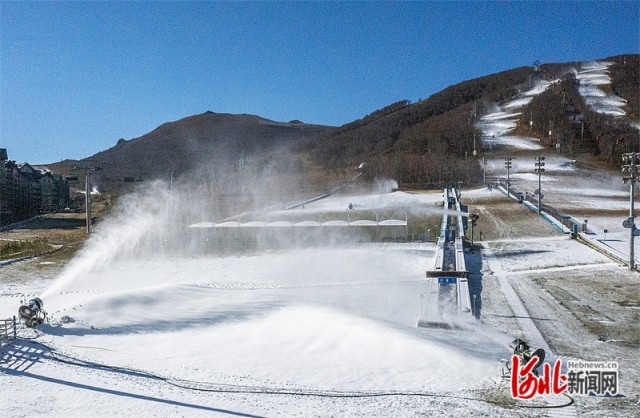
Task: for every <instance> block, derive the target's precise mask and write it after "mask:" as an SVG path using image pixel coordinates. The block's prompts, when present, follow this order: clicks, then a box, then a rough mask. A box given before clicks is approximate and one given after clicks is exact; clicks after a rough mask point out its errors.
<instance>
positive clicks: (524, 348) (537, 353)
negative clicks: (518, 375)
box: [502, 338, 546, 378]
mask: <svg viewBox="0 0 640 418" xmlns="http://www.w3.org/2000/svg"><path fill="white" fill-rule="evenodd" d="M509 350H510V351H511V352H512V353H513V354H514V355H516V356H518V357H519V358H520V362H521V364H522V365H523V366H524V365H526V364H527V363H529V362H530V361H531V360H532V359H533V357H537V358H538V362H537V363H536V365H535V366H534V367H533V372H534V373H535V374H536V376H537V375H538V367H540V366H541V365H542V363H544V357H545V354H546V353H545V351H544V349H542V348H538V349H537V350H534V349H533V348H532V347H530V346H529V344H527V342H526V341H525V340H521V339H520V338H516V339H515V340H513V341H512V342H511V344H509ZM502 363H503V365H504V367H503V369H502V377H504V378H509V377H511V360H502Z"/></svg>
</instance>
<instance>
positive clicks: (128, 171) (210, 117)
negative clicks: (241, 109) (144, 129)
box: [50, 111, 331, 191]
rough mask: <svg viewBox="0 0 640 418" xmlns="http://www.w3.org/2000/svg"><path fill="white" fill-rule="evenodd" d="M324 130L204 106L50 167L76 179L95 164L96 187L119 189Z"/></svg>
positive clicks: (215, 166) (227, 162) (243, 159)
mask: <svg viewBox="0 0 640 418" xmlns="http://www.w3.org/2000/svg"><path fill="white" fill-rule="evenodd" d="M327 129H331V128H330V127H326V126H321V125H309V124H305V123H302V122H300V121H291V122H286V123H283V122H274V121H271V120H268V119H264V118H261V117H259V116H254V115H231V114H221V113H214V112H211V111H207V112H205V113H202V114H199V115H194V116H189V117H186V118H183V119H180V120H178V121H175V122H168V123H165V124H163V125H160V126H159V127H158V128H156V129H154V130H153V131H151V132H149V133H148V134H145V135H143V136H141V137H139V138H134V139H131V140H128V141H127V140H125V139H120V140H118V141H117V144H116V145H115V146H113V147H112V148H109V149H107V150H105V151H101V152H99V153H97V154H95V155H93V156H91V157H89V158H87V159H85V160H82V161H80V162H78V161H72V160H66V161H62V162H60V163H57V164H51V165H50V168H51V169H52V170H54V171H57V172H63V173H64V174H67V175H69V174H71V175H73V170H74V168H75V169H78V168H79V169H80V170H79V171H78V173H79V179H80V180H82V179H83V174H82V171H83V169H84V168H94V167H97V168H99V170H97V171H95V172H93V174H92V176H93V177H94V179H95V181H96V182H97V183H99V184H100V188H101V189H104V190H108V191H111V190H120V189H122V188H126V187H127V183H132V182H135V181H144V180H152V179H156V178H163V179H167V180H168V179H169V178H170V176H172V175H173V176H174V177H175V178H178V177H179V176H180V175H181V174H183V173H192V172H193V171H197V170H198V169H199V168H200V167H207V169H209V170H215V171H216V172H221V171H224V170H235V169H237V168H238V167H241V166H246V165H251V164H255V163H256V161H257V160H262V159H263V158H265V157H266V156H268V155H270V153H273V152H275V151H276V150H278V149H280V148H282V147H289V146H291V144H293V143H295V142H298V141H301V140H304V139H306V138H309V137H313V136H316V135H319V134H321V133H322V132H323V131H325V130H327ZM78 173H76V174H78Z"/></svg>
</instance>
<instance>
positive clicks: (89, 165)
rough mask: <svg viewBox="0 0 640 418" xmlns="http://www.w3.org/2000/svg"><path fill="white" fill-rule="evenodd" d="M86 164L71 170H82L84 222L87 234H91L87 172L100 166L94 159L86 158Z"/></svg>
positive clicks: (89, 190) (98, 168)
mask: <svg viewBox="0 0 640 418" xmlns="http://www.w3.org/2000/svg"><path fill="white" fill-rule="evenodd" d="M86 162H87V165H86V166H84V167H74V168H73V169H72V170H84V192H85V195H84V205H85V210H86V218H87V220H86V222H87V234H91V232H92V225H91V186H90V184H89V173H90V172H91V171H96V170H100V167H98V166H96V162H95V160H87V161H86Z"/></svg>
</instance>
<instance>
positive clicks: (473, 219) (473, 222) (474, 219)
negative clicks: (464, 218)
mask: <svg viewBox="0 0 640 418" xmlns="http://www.w3.org/2000/svg"><path fill="white" fill-rule="evenodd" d="M478 218H479V216H478V214H477V213H472V214H471V215H469V219H470V220H471V250H473V227H474V226H476V225H477V224H478Z"/></svg>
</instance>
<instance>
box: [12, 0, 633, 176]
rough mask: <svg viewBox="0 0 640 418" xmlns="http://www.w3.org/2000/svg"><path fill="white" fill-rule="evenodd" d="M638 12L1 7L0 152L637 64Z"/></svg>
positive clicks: (360, 110)
mask: <svg viewBox="0 0 640 418" xmlns="http://www.w3.org/2000/svg"><path fill="white" fill-rule="evenodd" d="M639 16H640V1H612V2H605V1H564V2H557V1H552V2H533V1H527V2H476V1H474V2H459V1H442V2H431V1H427V2H258V3H254V2H196V3H192V2H0V148H8V152H9V158H11V159H15V160H17V161H29V162H32V163H48V162H55V161H59V160H61V159H65V158H75V159H78V158H84V157H87V156H90V155H92V154H94V153H96V152H99V151H102V150H104V149H107V148H110V147H112V146H113V145H115V143H116V141H117V140H118V139H119V138H125V139H131V138H135V137H138V136H141V135H143V134H145V133H147V132H149V131H151V130H153V129H154V128H156V127H157V126H158V125H160V124H162V123H164V122H168V121H172V120H177V119H180V118H183V117H186V116H190V115H193V114H197V113H202V112H205V111H207V110H211V111H214V112H220V113H250V114H256V115H260V116H263V117H266V118H269V119H273V120H278V121H288V120H292V119H300V120H302V121H304V122H308V123H319V124H327V125H341V124H344V123H347V122H350V121H352V120H354V119H357V118H360V117H362V116H364V115H366V114H368V113H370V112H372V111H374V110H376V109H379V108H381V107H384V106H386V105H388V104H390V103H392V102H395V101H398V100H402V99H409V100H412V101H415V100H418V99H420V98H426V97H428V96H430V95H431V94H433V93H436V92H438V91H440V90H442V89H443V88H445V87H447V86H449V85H452V84H455V83H458V82H461V81H464V80H468V79H471V78H475V77H480V76H483V75H487V74H491V73H494V72H498V71H502V70H507V69H511V68H515V67H519V66H524V65H531V63H532V62H533V61H535V60H539V61H541V62H543V63H547V62H565V61H578V60H592V59H597V58H604V57H608V56H612V55H617V54H624V53H638V52H640V21H639Z"/></svg>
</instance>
